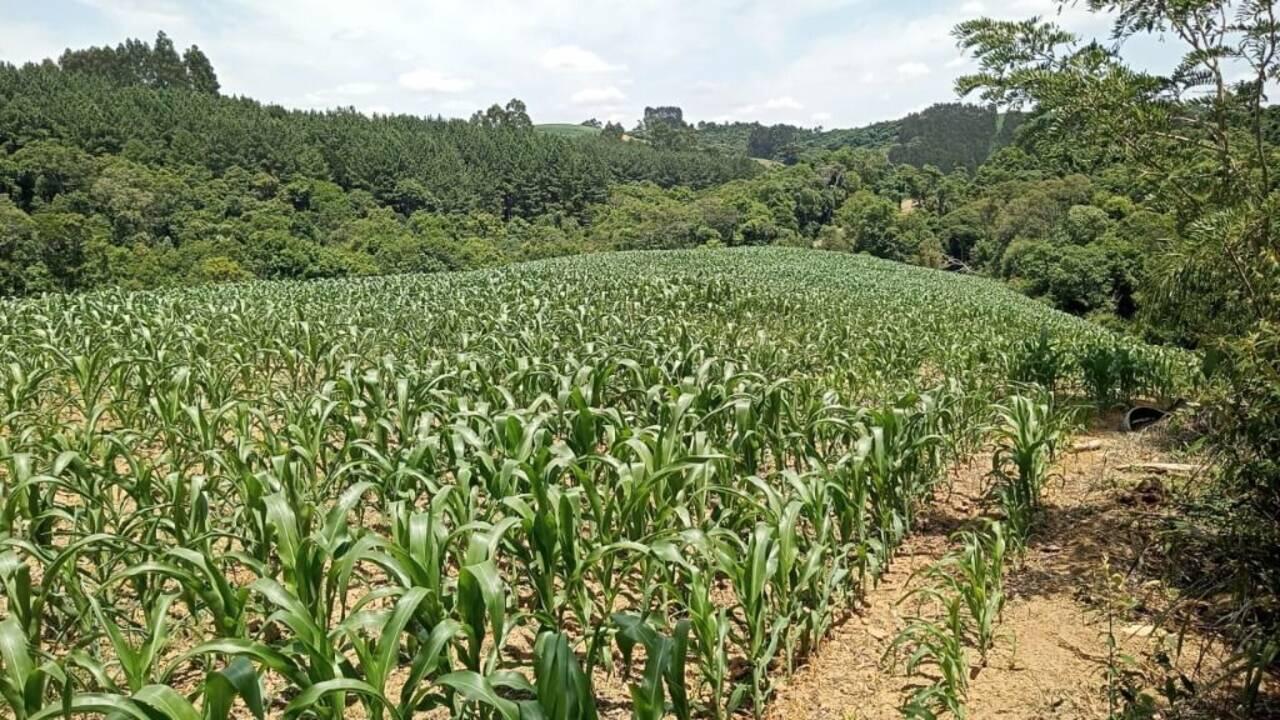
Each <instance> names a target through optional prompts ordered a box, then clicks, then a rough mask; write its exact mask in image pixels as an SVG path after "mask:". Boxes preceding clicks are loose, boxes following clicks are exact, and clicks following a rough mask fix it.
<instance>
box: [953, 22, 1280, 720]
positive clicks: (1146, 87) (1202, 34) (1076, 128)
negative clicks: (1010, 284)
mask: <svg viewBox="0 0 1280 720" xmlns="http://www.w3.org/2000/svg"><path fill="white" fill-rule="evenodd" d="M1086 5H1087V6H1088V8H1089V9H1090V10H1093V11H1095V12H1108V13H1112V14H1113V18H1114V28H1113V35H1114V37H1115V38H1116V39H1117V40H1119V41H1121V42H1117V43H1116V44H1115V45H1114V46H1113V47H1104V46H1102V45H1100V44H1097V43H1091V44H1087V45H1077V44H1075V43H1074V40H1075V38H1074V37H1073V36H1072V35H1071V34H1070V33H1066V32H1063V31H1062V30H1061V29H1059V28H1058V27H1056V26H1055V25H1053V24H1052V23H1048V22H1042V21H1039V20H1035V19H1033V20H1027V21H1023V22H1000V21H994V20H990V19H981V20H974V21H971V22H968V23H965V24H963V25H961V26H960V27H958V28H957V29H956V36H957V38H958V39H959V41H960V44H961V45H962V46H963V47H965V48H967V49H969V50H971V51H972V52H973V53H974V56H975V57H976V58H977V59H978V61H979V68H980V69H979V72H978V73H976V74H974V75H972V76H969V77H966V78H962V79H961V80H960V81H959V82H958V83H957V87H958V89H959V90H960V91H961V92H962V93H969V92H973V91H978V92H980V93H981V94H982V97H983V98H984V99H985V100H988V101H992V102H998V103H1000V104H1002V105H1007V106H1023V105H1034V106H1035V107H1036V119H1035V120H1033V121H1032V122H1031V123H1029V127H1028V130H1027V133H1028V134H1027V139H1028V143H1029V144H1030V145H1031V146H1033V147H1035V148H1036V149H1037V150H1038V151H1039V152H1040V153H1041V155H1042V156H1043V157H1046V158H1051V159H1053V160H1054V161H1055V162H1056V163H1057V164H1059V165H1060V166H1066V167H1076V168H1102V167H1107V166H1111V167H1121V168H1124V167H1128V168H1132V169H1133V171H1132V172H1131V173H1123V172H1122V173H1113V174H1112V175H1113V176H1116V175H1119V176H1124V175H1138V174H1139V173H1140V174H1141V175H1142V176H1144V177H1145V180H1144V183H1143V184H1144V185H1145V187H1144V188H1143V190H1144V191H1145V194H1147V195H1148V196H1149V198H1150V204H1151V205H1152V206H1153V207H1156V208H1160V209H1161V210H1162V211H1163V212H1164V213H1165V214H1167V215H1168V216H1169V218H1170V219H1171V220H1172V222H1171V223H1169V227H1168V232H1167V233H1166V234H1163V236H1162V237H1160V238H1159V239H1158V241H1157V242H1156V243H1154V244H1153V246H1152V247H1151V248H1150V253H1151V260H1150V261H1149V262H1148V267H1147V268H1146V271H1145V273H1142V274H1140V275H1138V276H1137V277H1136V278H1135V277H1133V273H1132V269H1133V266H1132V265H1131V264H1127V263H1126V264H1125V265H1124V266H1123V267H1121V268H1117V270H1119V272H1113V278H1114V279H1113V282H1125V281H1128V280H1129V279H1131V278H1132V279H1134V280H1136V284H1137V286H1138V288H1139V292H1140V294H1141V299H1142V300H1143V307H1141V308H1140V309H1139V314H1140V316H1141V317H1142V318H1143V321H1144V323H1145V324H1146V326H1147V327H1148V328H1149V332H1150V334H1151V335H1153V336H1156V337H1161V338H1164V339H1166V340H1170V341H1175V342H1179V343H1183V344H1187V345H1193V346H1198V347H1200V348H1203V349H1204V350H1205V352H1206V369H1207V370H1210V371H1211V373H1210V374H1211V377H1212V379H1213V381H1214V385H1213V387H1212V388H1211V390H1210V392H1209V396H1210V397H1209V400H1210V403H1211V409H1210V411H1209V415H1210V416H1211V417H1212V418H1213V423H1212V425H1211V426H1210V437H1209V440H1210V441H1211V442H1212V444H1213V446H1214V447H1215V449H1216V450H1217V456H1218V457H1219V458H1220V459H1221V460H1222V461H1223V463H1222V467H1223V472H1222V481H1223V482H1222V485H1221V486H1220V487H1219V488H1217V489H1216V491H1215V492H1212V493H1208V494H1207V496H1206V497H1204V498H1202V499H1199V500H1197V501H1196V502H1194V503H1193V504H1192V505H1191V506H1190V507H1188V508H1186V509H1185V511H1184V515H1185V516H1187V517H1189V518H1191V520H1190V521H1189V522H1187V523H1185V524H1182V525H1181V527H1180V528H1178V531H1177V532H1175V533H1174V534H1173V535H1172V537H1176V538H1179V539H1180V542H1181V543H1183V547H1182V549H1181V550H1180V551H1178V555H1179V558H1180V560H1181V562H1180V563H1179V565H1182V566H1190V567H1192V568H1195V570H1194V571H1190V572H1187V573H1185V575H1184V576H1183V577H1180V578H1179V580H1180V581H1181V582H1183V583H1184V584H1185V585H1187V586H1189V589H1190V590H1192V591H1193V592H1195V593H1203V594H1204V595H1205V596H1207V597H1215V598H1220V597H1221V596H1222V595H1223V593H1224V592H1231V593H1232V594H1233V595H1234V597H1235V600H1236V603H1235V604H1234V607H1233V609H1232V610H1231V611H1230V613H1229V614H1228V619H1226V620H1224V623H1225V624H1229V625H1230V626H1231V627H1232V628H1234V629H1235V634H1236V637H1237V640H1238V642H1239V643H1240V645H1241V647H1242V649H1243V648H1245V647H1250V646H1252V647H1258V645H1257V644H1256V643H1254V642H1253V640H1254V639H1256V638H1258V637H1268V636H1270V637H1274V635H1275V632H1276V627H1277V623H1276V617H1277V615H1276V614H1275V613H1274V611H1273V609H1274V607H1275V606H1276V604H1277V597H1280V583H1277V581H1276V579H1277V578H1280V572H1278V571H1277V564H1276V562H1275V558H1274V557H1268V558H1266V559H1263V558H1262V557H1261V555H1260V554H1259V550H1258V549H1259V548H1271V547H1274V544H1275V541H1276V523H1275V518H1276V517H1277V515H1278V514H1280V506H1278V504H1277V502H1276V498H1277V497H1280V493H1277V492H1276V489H1277V487H1280V472H1278V471H1277V464H1276V463H1275V460H1274V458H1275V457H1276V456H1277V447H1276V443H1275V437H1276V428H1277V426H1278V425H1280V421H1277V417H1280V403H1277V402H1276V398H1277V397H1280V390H1277V388H1280V382H1278V381H1277V378H1278V377H1280V374H1278V373H1277V372H1276V368H1277V367H1278V366H1280V360H1277V357H1280V343H1277V342H1276V335H1277V333H1276V331H1275V320H1274V319H1275V318H1276V317H1280V272H1278V271H1277V269H1278V267H1280V266H1278V264H1277V257H1280V232H1278V231H1277V224H1276V222H1275V221H1276V218H1277V212H1276V211H1277V208H1280V179H1278V178H1277V172H1276V168H1275V159H1276V152H1275V145H1274V144H1273V143H1274V140H1275V138H1274V136H1273V135H1271V134H1270V129H1271V127H1272V123H1271V117H1272V116H1273V115H1274V113H1273V111H1272V110H1271V109H1270V108H1269V107H1268V104H1269V99H1268V95H1267V85H1268V83H1269V82H1270V80H1271V79H1273V78H1274V77H1276V74H1277V72H1280V52H1277V51H1278V50H1280V24H1278V23H1277V20H1276V16H1275V7H1274V4H1273V3H1270V2H1258V1H1252V0H1249V1H1246V2H1240V3H1221V2H1185V3H1160V2H1146V1H1144V0H1091V1H1090V2H1088V3H1086ZM1151 33H1159V34H1160V35H1162V36H1166V37H1172V38H1176V39H1177V40H1178V42H1179V43H1180V44H1181V46H1182V51H1183V53H1184V54H1183V57H1182V60H1181V62H1180V63H1179V65H1178V66H1177V67H1176V68H1175V69H1174V71H1173V72H1172V73H1171V74H1170V75H1168V76H1166V77H1162V76H1156V75H1152V74H1150V73H1148V72H1144V71H1141V70H1138V69H1135V68H1134V67H1132V66H1130V65H1129V64H1127V63H1126V61H1125V58H1124V57H1123V56H1122V54H1121V52H1122V51H1123V49H1124V48H1125V47H1126V45H1125V43H1124V42H1123V41H1124V40H1127V39H1129V38H1132V37H1135V36H1142V35H1146V34H1151ZM1111 209H1112V208H1108V211H1109V212H1110V211H1111ZM1114 209H1115V210H1119V211H1120V212H1124V208H1123V206H1119V207H1116V208H1114ZM1109 235H1110V236H1111V240H1112V241H1114V240H1115V239H1116V237H1115V235H1114V234H1111V233H1109ZM1112 247H1114V245H1112ZM1113 254H1114V255H1116V256H1119V257H1123V256H1124V255H1126V253H1124V252H1123V250H1122V251H1121V252H1119V253H1113ZM1125 276H1128V277H1125ZM1122 278H1123V280H1122ZM1089 363H1090V369H1089V374H1090V376H1091V377H1092V378H1093V380H1091V384H1093V385H1094V386H1095V391H1096V392H1097V394H1099V395H1108V394H1111V393H1112V392H1114V390H1113V389H1112V388H1113V387H1114V386H1116V385H1118V384H1119V383H1120V379H1119V377H1118V373H1117V371H1116V370H1115V369H1114V368H1113V367H1112V364H1111V363H1110V362H1106V361H1104V358H1102V357H1101V356H1099V357H1095V358H1091V359H1090V361H1089ZM1191 558H1198V560H1195V561H1193V560H1191ZM1245 588H1247V590H1246V589H1245ZM1219 605H1221V603H1219ZM1260 607H1267V608H1272V610H1266V611H1262V612H1259V611H1258V610H1257V609H1258V608H1260ZM1242 656H1255V657H1256V653H1255V654H1251V653H1248V652H1244V651H1243V650H1242ZM1268 662H1272V663H1273V662H1274V658H1272V659H1271V660H1269V661H1268ZM1242 666H1245V667H1256V665H1254V663H1253V662H1252V661H1250V660H1244V661H1243V662H1242ZM1246 675H1247V673H1246ZM1246 684H1247V683H1246ZM1245 695H1246V698H1245V699H1246V702H1247V703H1248V704H1249V707H1252V703H1253V701H1254V700H1255V699H1256V698H1249V697H1247V695H1248V693H1247V692H1246V693H1245Z"/></svg>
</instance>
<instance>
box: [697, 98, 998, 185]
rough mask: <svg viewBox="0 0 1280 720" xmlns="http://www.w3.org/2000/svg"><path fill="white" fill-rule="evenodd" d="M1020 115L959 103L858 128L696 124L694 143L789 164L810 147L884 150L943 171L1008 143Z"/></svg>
mask: <svg viewBox="0 0 1280 720" xmlns="http://www.w3.org/2000/svg"><path fill="white" fill-rule="evenodd" d="M1022 119H1023V117H1022V115H1020V114H1014V115H1008V114H1002V113H999V112H997V111H996V110H995V109H994V108H989V107H982V106H978V105H967V104H963V103H949V104H939V105H934V106H932V107H930V108H928V109H926V110H922V111H921V112H918V113H912V114H910V115H908V116H906V117H904V118H901V119H899V120H889V121H884V122H878V123H873V124H871V125H867V126H864V127H859V128H840V129H833V130H823V129H820V128H802V127H797V126H795V125H762V124H760V123H742V122H737V123H699V124H698V126H697V136H698V144H699V146H701V147H703V148H706V149H711V150H718V151H721V152H727V153H733V154H736V153H744V154H746V155H747V156H748V157H752V158H758V159H763V160H775V161H778V162H784V163H790V162H795V161H796V160H798V159H800V158H802V157H803V156H804V154H805V153H806V152H809V151H813V150H839V149H841V148H861V149H870V150H883V151H885V152H887V153H888V154H889V158H890V159H891V160H893V161H894V162H897V163H903V164H907V165H915V166H916V167H923V166H925V165H934V166H936V167H938V168H939V169H941V170H942V171H943V172H951V171H952V170H954V169H955V168H957V167H966V168H969V169H970V170H973V169H975V168H977V166H978V165H981V164H982V163H983V162H984V161H985V160H986V159H987V158H988V157H990V155H991V153H993V152H995V151H996V150H998V149H1000V148H1001V147H1004V146H1005V145H1008V144H1009V143H1011V142H1012V140H1013V135H1014V132H1015V131H1016V130H1017V128H1018V126H1019V125H1020V124H1021V122H1022Z"/></svg>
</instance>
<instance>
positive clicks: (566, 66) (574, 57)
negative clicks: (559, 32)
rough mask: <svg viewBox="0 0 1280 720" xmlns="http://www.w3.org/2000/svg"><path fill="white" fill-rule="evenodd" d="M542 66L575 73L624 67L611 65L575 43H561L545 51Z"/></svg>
mask: <svg viewBox="0 0 1280 720" xmlns="http://www.w3.org/2000/svg"><path fill="white" fill-rule="evenodd" d="M542 67H544V68H546V69H548V70H556V71H562V72H575V73H604V72H612V71H614V70H624V69H625V68H624V67H623V66H621V65H611V64H610V63H607V62H605V60H604V58H602V57H600V56H599V55H597V54H595V53H593V52H591V51H590V50H584V49H582V48H580V47H578V46H577V45H561V46H559V47H554V48H551V49H550V50H548V51H546V52H545V53H543V54H542Z"/></svg>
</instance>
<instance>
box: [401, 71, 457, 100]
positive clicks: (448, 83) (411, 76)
mask: <svg viewBox="0 0 1280 720" xmlns="http://www.w3.org/2000/svg"><path fill="white" fill-rule="evenodd" d="M399 82H400V87H403V88H405V89H408V90H413V91H415V92H425V93H441V94H448V95H452V94H454V93H460V92H466V91H467V90H469V89H471V86H472V85H474V84H475V83H473V82H471V81H470V80H467V79H465V78H459V77H453V76H452V75H446V74H445V73H442V72H440V71H439V70H432V69H431V68H418V69H417V70H410V71H409V72H407V73H404V74H402V75H401V76H400V79H399Z"/></svg>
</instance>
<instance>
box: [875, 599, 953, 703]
mask: <svg viewBox="0 0 1280 720" xmlns="http://www.w3.org/2000/svg"><path fill="white" fill-rule="evenodd" d="M962 602H963V601H962V599H961V598H960V597H959V596H954V597H952V598H950V599H948V600H946V602H945V606H944V607H945V616H944V618H943V619H942V620H941V621H938V622H934V621H930V620H926V619H923V618H916V619H915V620H912V621H911V622H910V623H909V624H908V625H907V627H906V629H905V630H903V631H902V632H901V633H899V634H898V636H897V637H896V638H894V641H893V644H892V645H891V646H890V648H889V650H888V651H887V652H888V653H889V654H891V655H892V656H893V657H894V658H898V657H899V656H903V655H905V657H906V660H905V668H904V669H905V671H906V672H907V674H913V673H918V672H919V671H920V669H921V668H925V667H931V668H933V670H934V671H935V672H936V673H937V674H938V677H937V679H936V680H934V681H933V682H932V683H930V684H928V685H926V686H924V687H922V688H919V689H918V690H916V691H914V692H913V693H912V694H911V696H910V697H909V698H908V699H907V701H906V703H905V704H904V705H903V707H902V714H903V717H906V718H912V719H913V720H914V719H919V720H925V719H926V718H937V717H939V716H940V714H941V713H944V712H947V713H950V714H951V715H952V716H953V717H955V718H959V719H961V720H963V718H965V717H967V711H966V709H965V699H966V696H967V694H968V691H969V660H968V653H967V652H966V651H965V627H964V620H963V617H962V613H963V610H962V607H961V605H962ZM895 663H896V659H895Z"/></svg>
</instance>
